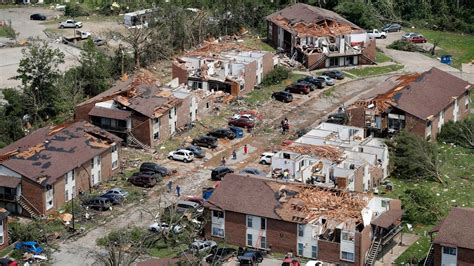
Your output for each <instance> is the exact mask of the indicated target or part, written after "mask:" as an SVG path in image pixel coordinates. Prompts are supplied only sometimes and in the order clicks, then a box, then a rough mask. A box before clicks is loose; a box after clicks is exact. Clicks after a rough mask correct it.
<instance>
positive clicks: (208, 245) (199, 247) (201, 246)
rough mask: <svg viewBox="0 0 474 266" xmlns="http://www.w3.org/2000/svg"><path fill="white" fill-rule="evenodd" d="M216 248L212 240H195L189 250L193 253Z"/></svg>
mask: <svg viewBox="0 0 474 266" xmlns="http://www.w3.org/2000/svg"><path fill="white" fill-rule="evenodd" d="M215 248H217V243H216V242H215V241H212V240H196V241H194V242H193V243H192V244H191V245H189V249H190V250H191V251H193V252H196V253H199V252H205V251H210V250H212V249H215Z"/></svg>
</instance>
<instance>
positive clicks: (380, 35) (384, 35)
mask: <svg viewBox="0 0 474 266" xmlns="http://www.w3.org/2000/svg"><path fill="white" fill-rule="evenodd" d="M367 35H369V38H375V39H378V38H382V39H385V38H387V33H386V32H385V31H379V30H377V29H373V30H371V31H368V32H367Z"/></svg>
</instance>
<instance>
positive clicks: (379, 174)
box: [369, 167, 383, 189]
mask: <svg viewBox="0 0 474 266" xmlns="http://www.w3.org/2000/svg"><path fill="white" fill-rule="evenodd" d="M369 171H370V177H371V180H370V186H369V189H371V188H373V187H376V186H379V185H380V181H382V178H383V169H382V167H373V168H372V169H370V170H369Z"/></svg>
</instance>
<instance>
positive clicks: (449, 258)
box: [441, 246, 458, 266]
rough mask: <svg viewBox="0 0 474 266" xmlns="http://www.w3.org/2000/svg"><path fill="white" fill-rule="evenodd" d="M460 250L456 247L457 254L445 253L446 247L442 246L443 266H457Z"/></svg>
mask: <svg viewBox="0 0 474 266" xmlns="http://www.w3.org/2000/svg"><path fill="white" fill-rule="evenodd" d="M457 253H458V250H457V248H456V249H455V255H453V254H447V253H445V250H444V247H443V246H441V265H442V266H456V265H457V263H458V256H457Z"/></svg>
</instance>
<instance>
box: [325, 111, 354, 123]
mask: <svg viewBox="0 0 474 266" xmlns="http://www.w3.org/2000/svg"><path fill="white" fill-rule="evenodd" d="M348 119H349V118H348V116H347V114H346V113H344V112H341V113H333V114H329V115H328V119H327V120H326V122H327V123H332V124H338V125H345V124H346V123H347V121H348Z"/></svg>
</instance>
